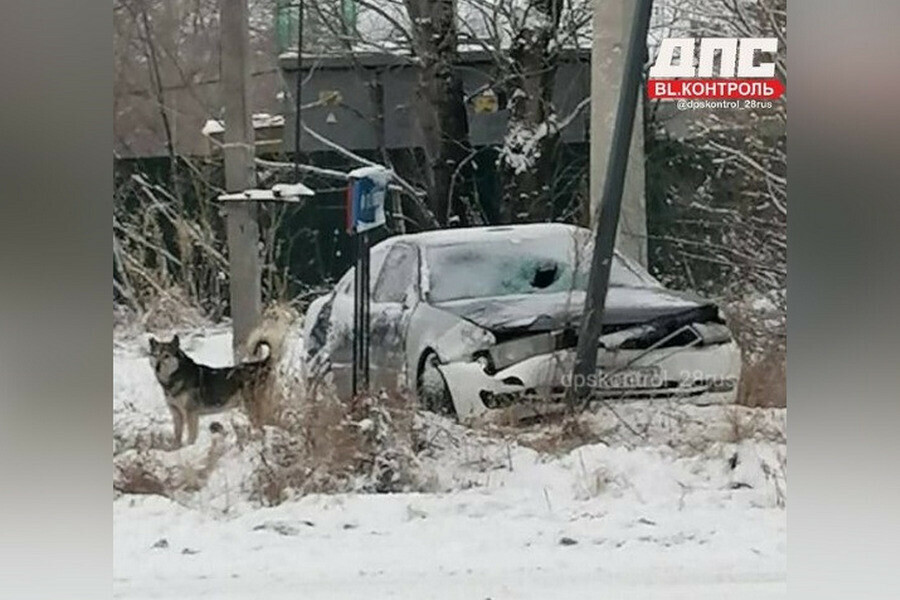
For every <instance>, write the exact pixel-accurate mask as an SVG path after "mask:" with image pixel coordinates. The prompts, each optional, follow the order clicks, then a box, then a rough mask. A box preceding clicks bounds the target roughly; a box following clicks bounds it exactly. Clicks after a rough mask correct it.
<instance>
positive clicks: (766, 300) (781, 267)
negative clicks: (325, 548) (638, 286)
mask: <svg viewBox="0 0 900 600" xmlns="http://www.w3.org/2000/svg"><path fill="white" fill-rule="evenodd" d="M668 8H669V10H670V12H669V13H668V16H669V17H670V18H669V20H668V21H667V26H668V27H669V28H671V31H670V32H669V35H673V34H685V35H690V36H695V37H701V36H720V37H721V36H728V37H774V38H777V39H778V40H779V50H778V52H777V53H776V54H775V55H774V56H773V57H771V59H772V60H774V62H775V67H776V68H775V73H776V76H777V77H778V78H779V79H781V81H782V83H786V80H787V71H786V67H785V62H786V56H787V30H786V19H787V10H786V9H787V1H786V0H753V1H747V0H684V1H683V2H681V3H669V4H668ZM662 108H663V107H662V106H657V107H653V106H651V107H649V109H648V114H649V116H650V118H649V132H648V141H649V142H650V144H651V145H652V146H654V147H655V148H656V150H655V151H654V152H655V154H656V155H657V157H656V158H654V159H653V160H651V162H654V161H656V162H657V164H659V165H660V166H661V168H662V169H663V170H665V171H670V172H671V171H675V170H678V169H679V168H680V169H682V172H683V173H684V174H685V175H684V177H683V178H682V180H681V181H676V182H675V183H673V184H672V185H671V187H669V188H668V189H665V190H662V194H663V195H664V199H665V202H664V204H663V205H662V206H661V207H660V209H661V210H665V212H666V213H668V214H669V215H670V217H669V218H668V219H666V220H665V221H664V222H658V223H657V225H656V227H655V228H654V231H652V232H651V242H653V243H654V244H655V245H656V247H657V249H658V254H659V253H663V256H657V259H658V260H657V262H659V260H660V259H661V261H662V263H664V264H665V265H667V266H668V270H669V275H674V276H675V277H676V278H677V279H680V280H681V281H682V282H683V283H685V284H686V285H688V286H690V287H692V288H695V289H696V288H699V289H701V290H703V291H706V292H708V293H712V294H715V295H719V296H723V297H725V298H726V299H728V300H731V301H733V303H734V305H735V306H738V307H742V306H747V305H748V304H749V305H755V306H758V307H764V308H765V310H761V311H760V310H749V311H745V312H746V314H745V315H744V316H746V317H747V318H744V319H742V321H743V323H742V324H743V325H745V326H746V327H745V331H743V332H739V333H742V334H743V340H742V341H743V342H744V347H745V348H747V349H759V348H762V347H771V346H772V345H773V344H774V345H775V346H780V347H782V348H783V345H784V342H785V339H786V323H787V297H786V294H785V289H786V284H787V132H786V126H787V98H786V97H783V98H782V99H780V100H776V101H773V103H772V106H771V107H768V106H766V105H762V106H760V107H757V108H753V107H746V108H743V109H740V110H735V111H718V112H717V111H709V112H706V111H704V112H702V113H700V112H698V113H696V115H694V117H693V120H692V122H690V123H689V124H688V126H687V128H686V133H685V135H684V136H683V139H681V140H678V141H673V140H670V139H669V135H668V133H667V131H668V130H669V129H671V126H670V123H669V122H667V121H666V117H665V116H663V115H662V114H661V109H662ZM682 118H683V117H682ZM660 159H661V160H660ZM679 165H680V166H679ZM657 175H658V176H659V177H663V176H664V175H665V173H659V174H657ZM650 176H651V177H654V176H655V175H652V174H651V175H650ZM661 226H664V227H665V228H666V229H665V230H662V229H661V228H660V227H661ZM675 266H679V267H680V273H678V272H677V270H676V269H674V268H673V267H675Z"/></svg>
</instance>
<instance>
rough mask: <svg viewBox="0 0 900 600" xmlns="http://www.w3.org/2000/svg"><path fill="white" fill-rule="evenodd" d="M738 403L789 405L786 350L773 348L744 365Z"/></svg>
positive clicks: (749, 404)
mask: <svg viewBox="0 0 900 600" xmlns="http://www.w3.org/2000/svg"><path fill="white" fill-rule="evenodd" d="M737 403H738V404H740V405H742V406H750V407H763V408H785V407H786V406H787V356H786V354H785V352H784V351H782V350H773V351H771V352H769V353H767V354H765V355H764V356H763V357H762V358H760V359H758V360H756V361H754V362H751V363H749V364H746V365H744V369H743V373H742V374H741V383H740V387H739V388H738V400H737Z"/></svg>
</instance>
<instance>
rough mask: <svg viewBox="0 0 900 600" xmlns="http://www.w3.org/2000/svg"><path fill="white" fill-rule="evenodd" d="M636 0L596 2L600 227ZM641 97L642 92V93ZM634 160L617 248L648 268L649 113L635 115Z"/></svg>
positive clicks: (595, 148)
mask: <svg viewBox="0 0 900 600" xmlns="http://www.w3.org/2000/svg"><path fill="white" fill-rule="evenodd" d="M634 7H635V0H594V25H593V30H594V33H593V35H594V39H593V44H592V46H591V176H590V188H591V189H590V221H589V222H590V226H591V228H592V229H593V228H596V227H597V219H598V218H599V216H600V195H601V190H603V185H604V181H603V177H604V173H605V170H606V165H607V163H608V162H609V153H610V146H611V145H612V137H613V123H614V122H615V118H616V106H617V104H618V100H619V91H620V88H621V84H622V70H623V67H624V63H625V47H626V45H627V41H628V35H629V33H630V31H631V25H632V22H633V21H632V15H633V14H634ZM639 97H640V96H639ZM634 123H635V125H634V132H633V134H632V136H631V160H630V161H628V170H627V172H626V174H625V189H624V193H623V196H622V211H621V221H620V222H619V229H618V233H617V235H616V248H617V249H618V250H620V251H621V252H623V253H624V254H626V255H627V256H629V257H630V258H632V259H634V260H636V261H638V262H639V263H641V264H642V265H644V266H645V267H646V266H647V209H646V201H645V198H644V187H645V186H644V128H643V116H642V114H641V111H640V110H638V111H637V112H636V114H635V122H634Z"/></svg>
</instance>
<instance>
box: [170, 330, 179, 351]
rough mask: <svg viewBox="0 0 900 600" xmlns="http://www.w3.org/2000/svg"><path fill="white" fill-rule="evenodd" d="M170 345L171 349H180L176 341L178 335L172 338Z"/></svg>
mask: <svg viewBox="0 0 900 600" xmlns="http://www.w3.org/2000/svg"><path fill="white" fill-rule="evenodd" d="M170 344H172V347H174V348H180V347H181V346H180V342H179V341H178V334H177V333H176V334H175V335H174V336H172V341H171V342H170Z"/></svg>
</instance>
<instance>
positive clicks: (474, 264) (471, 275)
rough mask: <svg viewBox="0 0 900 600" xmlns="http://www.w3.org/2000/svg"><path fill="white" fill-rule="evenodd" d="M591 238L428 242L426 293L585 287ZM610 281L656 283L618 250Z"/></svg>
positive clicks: (472, 294) (476, 294) (440, 296)
mask: <svg viewBox="0 0 900 600" xmlns="http://www.w3.org/2000/svg"><path fill="white" fill-rule="evenodd" d="M591 248H592V244H591V242H590V239H589V238H588V236H586V235H578V236H573V235H570V234H564V235H547V236H543V237H528V238H523V237H515V236H510V237H499V236H498V237H497V238H496V239H494V240H479V241H466V242H462V243H459V244H450V245H442V246H431V247H428V248H427V250H426V254H427V257H428V267H427V268H428V281H429V298H430V300H431V301H432V302H447V301H451V300H462V299H467V298H487V297H495V296H508V295H515V294H550V293H554V292H566V291H585V290H586V289H587V284H588V272H589V270H590V259H591V251H592V250H591ZM610 285H614V286H623V287H657V286H659V282H657V281H656V280H655V279H654V278H653V277H652V276H650V274H649V273H647V272H646V271H644V270H643V269H642V268H641V267H640V266H638V265H636V264H634V263H632V262H631V261H628V260H626V259H623V258H622V257H621V256H619V255H618V254H617V255H616V256H615V258H614V259H613V264H612V269H611V272H610Z"/></svg>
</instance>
